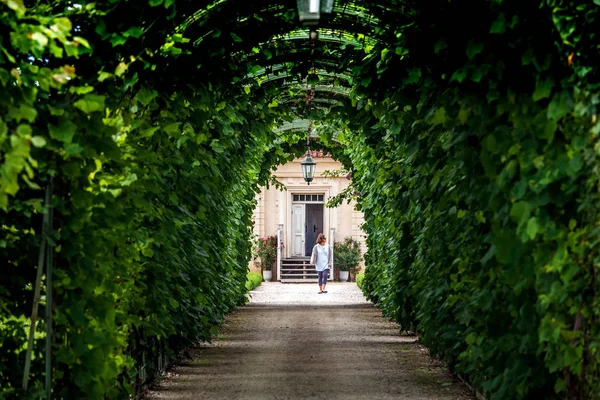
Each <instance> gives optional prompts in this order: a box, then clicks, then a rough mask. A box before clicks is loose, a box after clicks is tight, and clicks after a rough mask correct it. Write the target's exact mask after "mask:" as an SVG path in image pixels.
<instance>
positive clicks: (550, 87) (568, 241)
mask: <svg viewBox="0 0 600 400" xmlns="http://www.w3.org/2000/svg"><path fill="white" fill-rule="evenodd" d="M442 3H443V2H436V6H435V7H434V8H435V9H436V10H437V11H436V15H433V14H432V13H431V12H425V10H420V12H419V10H417V15H421V16H422V17H420V18H419V17H417V18H416V20H415V22H414V25H412V26H411V27H410V28H407V29H404V30H402V31H401V32H398V33H399V34H398V37H400V38H401V39H400V40H399V41H398V42H397V43H396V44H395V45H394V44H390V43H385V44H382V45H381V47H384V46H385V48H380V49H378V50H379V52H377V51H375V52H374V56H373V57H372V59H371V61H370V62H369V63H368V64H365V66H364V67H363V69H362V71H361V72H360V73H361V74H363V76H365V77H367V76H373V75H375V74H377V75H378V76H379V82H378V83H377V84H373V83H372V82H371V83H369V84H368V85H365V87H363V88H358V89H357V90H356V92H355V96H356V99H366V100H365V101H363V103H362V105H360V104H359V105H358V107H359V108H360V113H359V115H357V116H356V118H353V119H352V120H351V123H352V124H351V125H350V128H351V129H349V131H348V132H349V133H348V134H347V137H346V138H345V141H344V144H345V145H346V146H347V147H348V150H347V154H349V155H350V157H351V159H352V163H353V179H354V185H355V186H356V187H357V189H358V190H359V191H360V193H361V197H360V206H361V208H362V210H363V212H364V213H365V219H366V224H365V228H366V230H367V233H368V247H369V252H368V254H367V255H366V261H367V265H368V266H367V270H366V276H365V281H364V286H363V289H364V290H365V293H367V294H368V296H369V297H370V298H371V299H372V300H374V301H375V302H376V303H377V304H378V305H379V306H380V307H381V308H382V309H383V310H384V312H385V313H386V314H387V315H388V316H390V317H391V318H393V319H395V320H396V321H398V322H399V323H400V324H401V326H402V327H403V328H404V329H407V330H415V331H417V332H419V336H420V339H421V341H422V342H423V343H424V344H425V345H427V346H428V347H429V348H430V349H431V350H432V351H433V352H434V353H436V354H437V355H439V356H441V357H442V358H443V359H444V360H446V361H447V362H448V363H449V365H450V366H451V367H452V368H454V369H455V370H456V371H457V372H459V373H461V374H463V375H465V376H467V377H468V378H469V379H470V380H471V381H472V382H473V383H474V385H475V386H476V387H477V388H479V390H481V391H482V392H484V393H485V394H486V395H487V396H489V398H491V399H506V398H513V399H514V398H522V399H525V398H545V399H550V398H597V395H598V393H600V388H599V386H598V379H597V377H598V374H599V372H600V353H599V352H598V348H599V344H600V322H599V320H598V315H600V308H599V307H598V305H599V302H598V300H599V298H600V297H599V294H598V290H599V289H600V282H599V280H598V272H599V268H598V265H599V264H598V251H597V243H598V204H599V203H598V200H599V199H598V183H599V182H598V177H599V176H598V161H599V160H598V152H597V149H598V133H600V123H599V122H598V118H597V115H598V108H597V107H598V103H599V101H598V95H597V93H595V92H594V88H595V87H597V86H596V85H593V84H590V83H589V80H588V79H592V77H596V73H597V67H595V66H592V65H589V64H588V65H578V66H577V68H574V64H575V63H579V62H585V61H587V60H586V59H585V58H584V57H583V55H582V56H581V57H580V58H579V57H577V58H575V60H574V59H573V54H569V53H568V52H570V51H571V50H567V51H568V52H565V51H564V49H563V48H564V47H570V45H571V44H567V38H566V37H565V35H568V34H570V33H567V31H573V30H574V29H575V25H577V24H573V23H571V22H564V23H563V22H561V21H570V20H571V19H570V18H569V17H567V16H570V15H571V13H576V14H578V15H586V17H587V18H590V19H589V20H587V21H586V24H591V23H592V21H595V22H596V23H597V22H598V21H597V15H598V14H597V11H598V7H597V5H593V4H591V3H590V5H589V6H586V8H585V11H584V7H583V6H581V8H579V9H577V11H575V9H574V8H573V9H572V8H571V7H574V6H571V5H570V4H569V5H566V4H564V3H567V2H562V3H563V5H562V8H561V10H560V13H557V12H556V10H553V9H552V8H550V6H551V5H550V4H545V3H542V6H541V9H540V5H539V4H530V5H528V6H527V7H526V6H525V5H524V4H519V5H516V4H512V3H509V2H492V3H491V4H488V3H480V4H478V5H475V3H474V2H468V5H466V4H465V5H464V8H463V7H461V6H457V5H454V4H452V5H450V4H449V3H444V4H442ZM549 3H551V2H549ZM427 7H432V5H431V4H428V5H427ZM467 8H468V10H467ZM467 11H468V12H467ZM470 15H477V21H475V20H472V19H471V17H470ZM534 20H535V23H533V22H532V21H534ZM557 20H558V22H557ZM565 24H567V25H565ZM451 25H456V26H467V25H468V26H470V29H469V31H468V32H467V31H460V32H456V31H455V30H453V29H452V28H451ZM577 28H581V30H582V31H584V30H585V29H586V25H585V24H583V23H582V25H581V26H577ZM400 33H401V34H400ZM580 39H581V40H587V39H588V38H586V39H583V34H582V36H580ZM578 40H579V39H577V40H575V39H569V41H571V43H577V41H578ZM465 44H466V46H465ZM395 46H397V47H395ZM578 50H579V51H581V52H583V51H584V50H587V49H585V48H580V49H578ZM585 56H587V57H589V56H591V52H590V54H589V55H587V54H585ZM400 64H402V69H401V70H402V71H405V73H404V74H400V75H399V74H398V68H399V65H400ZM582 71H584V72H585V74H584V73H582ZM584 75H585V76H586V80H581V79H580V77H581V76H584ZM596 78H597V77H596ZM387 88H392V89H387ZM357 104H358V102H357Z"/></svg>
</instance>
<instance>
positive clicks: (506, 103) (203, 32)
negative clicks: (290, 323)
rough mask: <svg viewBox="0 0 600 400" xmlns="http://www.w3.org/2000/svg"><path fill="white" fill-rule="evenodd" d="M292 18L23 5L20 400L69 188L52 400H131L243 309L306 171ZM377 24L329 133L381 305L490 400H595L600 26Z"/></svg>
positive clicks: (9, 336) (7, 339) (365, 36)
mask: <svg viewBox="0 0 600 400" xmlns="http://www.w3.org/2000/svg"><path fill="white" fill-rule="evenodd" d="M213 3H214V4H213ZM293 3H295V2H289V1H288V2H286V1H283V0H282V1H262V0H256V1H252V2H249V1H245V0H243V1H242V0H231V1H227V2H222V1H219V2H212V1H209V2H205V3H204V2H203V3H202V5H199V4H198V2H196V1H192V0H180V1H178V2H177V4H175V2H174V1H172V0H149V1H147V2H145V1H137V2H128V1H118V0H111V1H108V2H96V3H94V2H87V1H82V2H78V3H77V4H74V3H72V2H69V1H62V0H57V1H54V2H51V3H43V4H38V5H36V6H35V7H32V8H29V9H26V8H25V6H24V4H23V2H22V0H2V1H0V28H1V30H0V50H1V51H0V92H1V93H0V94H1V95H0V156H1V158H0V208H2V211H1V213H0V251H1V260H2V263H3V264H2V268H3V270H2V274H1V275H0V343H1V344H2V347H1V348H2V352H1V353H0V388H1V389H0V396H3V397H7V398H27V397H28V398H39V397H40V396H41V394H40V393H41V389H42V382H43V378H44V376H43V373H42V370H43V367H42V361H43V351H42V340H41V339H43V338H44V334H43V331H44V326H43V324H42V323H40V324H39V325H38V326H39V328H38V332H37V334H36V341H35V349H34V359H33V367H32V371H31V377H30V381H31V384H30V387H29V390H27V391H23V390H21V389H20V382H21V379H22V371H23V363H24V349H25V342H26V340H27V336H26V335H27V332H26V331H27V327H28V326H29V322H28V321H27V316H28V315H30V312H31V309H32V299H33V297H34V296H33V289H32V285H33V282H34V281H35V273H36V268H35V266H36V264H37V254H38V250H39V246H40V243H41V239H42V238H41V235H42V229H41V226H42V214H43V212H44V211H45V209H44V206H43V198H44V191H43V190H42V189H43V188H47V187H48V186H49V185H50V182H52V186H53V193H54V195H53V197H52V205H53V208H54V221H53V225H52V229H51V230H50V231H49V233H48V234H47V239H48V241H49V242H50V243H51V245H52V246H53V248H54V255H55V257H54V259H55V260H54V261H55V264H56V270H55V273H54V293H55V304H54V307H53V309H54V313H53V319H54V324H55V325H54V330H53V343H54V346H53V348H52V354H53V365H52V367H53V375H52V378H53V393H54V397H55V398H57V399H60V398H65V399H70V398H92V399H102V398H110V399H119V398H127V397H128V396H129V395H130V394H132V393H133V392H135V391H136V390H139V389H140V387H141V386H142V385H143V383H144V381H145V380H146V378H147V377H149V376H152V375H153V374H154V373H156V372H157V370H159V369H160V368H162V367H164V359H165V356H170V355H172V354H174V353H176V352H177V351H179V350H180V349H181V348H183V347H184V346H187V345H188V344H190V343H193V342H195V341H197V340H207V339H210V336H211V334H212V333H213V332H214V330H215V327H216V326H218V325H219V323H220V322H221V321H222V320H223V318H224V316H225V314H226V313H227V312H229V311H230V310H232V308H233V307H235V306H236V305H237V304H241V303H242V302H244V301H245V293H246V290H247V289H246V281H247V264H248V261H249V260H250V258H251V257H252V251H251V244H250V240H249V239H250V237H251V234H252V231H251V226H252V210H253V208H254V205H255V200H254V199H255V192H256V191H257V190H258V187H259V186H260V185H264V184H268V183H269V182H270V180H269V171H270V170H271V168H272V167H273V166H276V165H278V164H279V163H283V162H285V161H286V160H289V159H291V157H293V155H294V154H298V151H300V152H301V151H302V148H301V147H299V146H298V143H299V142H300V141H301V140H302V133H301V134H300V135H296V134H295V133H294V132H292V131H290V132H277V133H276V130H275V128H276V127H278V126H281V125H282V123H283V122H286V121H287V122H289V121H291V120H292V119H293V118H294V117H297V116H298V114H299V113H300V111H299V110H303V109H304V108H303V107H304V103H305V100H306V98H305V94H306V93H305V92H303V91H302V90H303V89H299V87H298V85H296V86H294V85H292V84H291V83H290V82H291V81H292V80H293V79H296V78H298V77H299V78H301V79H300V81H302V79H305V78H306V77H307V74H308V71H309V69H310V68H311V65H310V63H308V62H305V63H302V61H303V60H304V58H305V57H309V56H310V55H311V54H313V53H312V52H311V50H310V49H308V48H307V46H305V47H301V46H298V47H294V46H297V45H296V43H299V41H298V40H292V39H293V38H292V39H290V38H283V39H281V37H280V39H281V40H271V38H272V37H275V36H277V35H282V34H283V33H285V32H290V31H292V30H293V29H295V26H296V25H297V19H296V18H297V17H296V13H295V12H294V10H293V7H294V5H295V4H293ZM342 3H343V4H342ZM356 3H357V2H353V1H350V0H348V1H346V0H339V1H338V4H341V5H342V6H343V7H341V6H340V7H338V12H339V15H341V16H340V17H339V18H338V19H334V20H333V21H332V22H331V24H332V26H333V27H334V28H335V29H337V31H335V30H334V32H333V33H334V34H336V35H337V32H339V37H338V38H335V40H333V39H331V38H330V40H327V41H325V40H323V41H322V42H323V43H324V44H323V45H321V46H320V47H319V56H320V57H321V58H322V59H323V60H324V61H323V62H322V63H320V64H318V67H319V68H323V69H326V68H330V69H331V70H330V71H327V73H323V74H322V75H323V76H314V75H311V76H310V81H311V82H315V81H317V82H324V83H326V84H327V85H330V86H331V87H332V88H330V90H329V89H328V90H329V92H328V90H325V89H323V88H320V89H322V90H321V91H320V93H325V94H327V93H329V94H328V97H324V98H323V99H321V100H322V102H321V103H320V104H319V107H317V110H316V111H314V112H313V113H312V115H311V116H310V117H311V119H313V120H314V119H322V120H325V121H326V122H328V123H329V126H324V127H323V128H322V129H320V132H321V135H322V143H321V144H320V145H321V146H329V147H330V148H329V150H331V151H332V153H333V154H334V156H335V157H336V158H338V159H340V160H341V161H343V162H344V165H345V167H346V168H347V169H348V170H350V171H351V173H352V177H353V184H352V185H351V187H350V189H348V190H347V191H346V192H345V193H344V195H345V196H347V197H348V198H354V199H358V201H359V202H360V207H361V208H362V210H363V211H364V213H365V219H366V224H365V229H366V230H367V233H368V235H369V236H368V246H369V252H368V253H367V254H366V255H365V261H366V263H367V265H368V267H367V271H366V275H365V278H364V282H363V284H362V287H363V289H364V290H365V292H366V293H367V294H368V295H369V297H370V298H371V299H373V300H374V301H375V302H376V303H377V304H378V305H379V306H380V307H381V308H382V309H383V310H384V312H385V313H386V314H387V315H388V316H390V317H392V318H394V319H395V320H396V321H398V322H399V323H400V324H401V325H402V327H403V328H405V329H409V330H415V331H417V332H419V335H420V338H421V340H422V341H423V342H424V343H425V344H426V345H427V346H428V347H429V348H430V349H431V350H432V351H433V352H434V353H436V354H438V355H439V356H440V357H442V358H443V359H444V360H445V361H447V362H448V364H449V365H450V366H451V367H452V368H453V369H455V370H457V371H458V372H460V373H461V374H463V375H465V376H466V377H468V379H470V380H471V381H472V382H473V384H474V385H475V386H476V387H477V388H479V389H480V390H482V391H483V392H485V393H486V394H487V395H488V396H489V397H490V398H491V399H525V398H544V399H552V398H573V399H583V398H597V397H598V393H600V387H599V386H598V385H600V379H598V377H599V376H600V320H599V315H600V295H599V290H600V282H599V278H598V275H599V267H598V266H599V265H600V257H599V256H600V254H599V250H598V249H599V248H600V247H599V246H598V244H599V243H598V238H599V237H600V232H599V228H598V227H599V226H600V224H599V223H598V217H599V215H598V207H599V204H600V202H599V199H598V187H599V186H598V184H599V183H600V182H598V180H599V177H600V173H599V172H600V171H599V168H598V165H599V164H598V151H599V150H598V149H599V143H598V136H599V135H600V121H599V120H598V107H599V104H600V98H599V96H598V88H599V87H600V85H599V82H600V69H599V67H598V65H600V63H599V60H598V58H599V57H598V33H597V26H600V17H599V16H600V7H599V6H598V1H588V2H579V1H568V0H564V1H563V0H540V1H532V2H516V1H509V0H493V1H489V2H483V1H478V0H471V1H463V2H453V1H447V0H432V1H428V2H415V1H400V0H380V1H376V2H375V1H374V2H362V3H365V4H362V5H357V4H356ZM367 3H368V4H367ZM346 6H350V7H349V9H350V11H351V12H353V13H354V14H353V15H350V14H343V12H342V11H344V10H346ZM340 10H341V11H340ZM344 12H345V11H344ZM219 13H221V14H219ZM344 15H345V16H344ZM222 16H228V17H230V20H226V19H222V18H220V17H222ZM344 18H345V19H344ZM344 29H346V30H344ZM306 33H307V32H301V34H302V35H304V36H302V39H303V42H304V41H305V40H304V39H305V36H306ZM299 61H300V62H299ZM331 65H333V66H334V67H331ZM277 71H279V72H281V71H282V72H281V75H282V76H283V77H282V76H279V75H275V72H277ZM282 82H283V83H285V84H282ZM340 88H341V89H340ZM334 89H336V90H334ZM342 89H343V90H342ZM323 96H325V95H323ZM334 111H339V113H336V112H334ZM342 111H343V112H344V113H341V112H342ZM340 144H341V147H340ZM342 147H343V148H342Z"/></svg>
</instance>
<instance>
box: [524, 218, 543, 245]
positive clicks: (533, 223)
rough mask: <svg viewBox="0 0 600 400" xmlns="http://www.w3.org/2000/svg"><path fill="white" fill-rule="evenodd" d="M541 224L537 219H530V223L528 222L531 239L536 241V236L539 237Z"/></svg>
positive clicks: (528, 232)
mask: <svg viewBox="0 0 600 400" xmlns="http://www.w3.org/2000/svg"><path fill="white" fill-rule="evenodd" d="M539 228H540V226H539V224H538V220H537V218H536V217H531V218H529V221H528V222H527V236H529V239H532V240H533V239H535V236H536V235H537V233H538V231H539Z"/></svg>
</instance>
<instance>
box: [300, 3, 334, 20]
mask: <svg viewBox="0 0 600 400" xmlns="http://www.w3.org/2000/svg"><path fill="white" fill-rule="evenodd" d="M334 1H335V0H298V15H300V22H302V25H304V26H314V25H319V20H320V19H321V14H331V12H332V11H333V2H334Z"/></svg>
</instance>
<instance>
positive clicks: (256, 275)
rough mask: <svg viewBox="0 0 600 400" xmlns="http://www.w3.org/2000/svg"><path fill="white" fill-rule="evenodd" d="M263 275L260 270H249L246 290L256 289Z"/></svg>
mask: <svg viewBox="0 0 600 400" xmlns="http://www.w3.org/2000/svg"><path fill="white" fill-rule="evenodd" d="M262 280H263V277H262V274H261V273H260V272H248V275H247V279H246V290H247V291H248V292H249V291H251V290H254V289H256V288H257V287H259V286H260V284H261V283H262Z"/></svg>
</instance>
